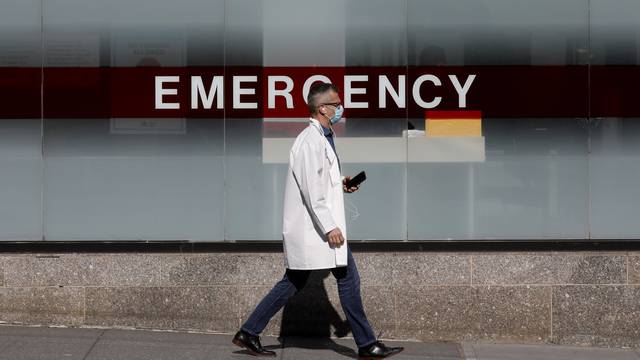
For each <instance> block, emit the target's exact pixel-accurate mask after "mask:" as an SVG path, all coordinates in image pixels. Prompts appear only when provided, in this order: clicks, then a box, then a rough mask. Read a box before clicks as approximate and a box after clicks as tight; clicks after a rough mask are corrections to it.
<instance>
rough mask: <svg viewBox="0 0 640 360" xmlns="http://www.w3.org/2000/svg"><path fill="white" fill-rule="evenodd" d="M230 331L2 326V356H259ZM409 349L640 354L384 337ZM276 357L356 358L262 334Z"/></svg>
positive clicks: (347, 347) (442, 355)
mask: <svg viewBox="0 0 640 360" xmlns="http://www.w3.org/2000/svg"><path fill="white" fill-rule="evenodd" d="M231 338H232V335H229V334H205V333H190V332H174V331H155V330H134V329H132V330H129V329H111V328H109V329H97V328H59V327H32V326H14V325H2V326H0V359H2V360H5V359H6V360H9V359H10V360H27V359H28V360H32V359H38V360H58V359H65V360H66V359H68V360H107V359H109V360H116V359H117V360H209V359H215V360H226V359H257V358H256V357H253V356H250V355H248V354H247V353H246V352H245V351H244V350H242V349H240V348H238V347H236V346H235V345H233V344H232V343H231ZM384 342H385V344H388V345H400V346H404V347H405V351H404V352H402V353H400V354H398V355H397V356H395V357H393V359H394V360H396V359H397V360H402V359H407V360H408V359H411V360H414V359H429V360H456V359H465V360H507V359H509V360H512V359H516V360H534V359H536V360H538V359H544V360H578V359H584V360H603V359H606V360H640V349H628V348H589V347H575V346H556V345H514V344H481V343H466V342H463V343H458V342H408V341H402V342H401V341H384ZM262 344H263V345H265V346H266V347H268V348H270V349H274V350H275V351H276V352H277V355H278V356H277V357H276V358H275V359H278V360H279V359H296V360H297V359H305V360H314V359H318V360H319V359H322V360H331V359H353V358H357V356H356V350H357V349H356V347H355V343H354V342H353V339H351V338H343V339H321V338H301V337H285V338H282V339H279V338H276V337H269V336H265V337H262Z"/></svg>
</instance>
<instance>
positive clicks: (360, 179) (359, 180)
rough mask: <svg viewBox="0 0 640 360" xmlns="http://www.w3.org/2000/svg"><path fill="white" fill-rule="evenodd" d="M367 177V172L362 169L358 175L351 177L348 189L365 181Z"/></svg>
mask: <svg viewBox="0 0 640 360" xmlns="http://www.w3.org/2000/svg"><path fill="white" fill-rule="evenodd" d="M366 179H367V174H365V172H364V171H360V172H359V173H358V174H357V175H356V176H354V177H352V178H351V179H349V181H348V182H347V184H346V185H347V189H350V188H352V187H355V186H358V185H360V183H362V182H363V181H365V180H366Z"/></svg>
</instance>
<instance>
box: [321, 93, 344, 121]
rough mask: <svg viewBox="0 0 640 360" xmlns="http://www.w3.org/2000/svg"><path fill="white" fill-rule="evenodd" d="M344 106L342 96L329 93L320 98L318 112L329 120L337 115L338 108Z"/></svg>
mask: <svg viewBox="0 0 640 360" xmlns="http://www.w3.org/2000/svg"><path fill="white" fill-rule="evenodd" d="M341 104H342V101H341V100H340V95H338V93H337V92H335V91H329V92H328V93H326V94H324V95H323V97H322V98H320V105H319V106H318V112H319V113H320V114H322V115H324V116H325V117H326V118H327V119H331V118H332V117H333V115H335V113H336V108H337V107H338V106H339V105H341Z"/></svg>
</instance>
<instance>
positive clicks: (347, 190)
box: [342, 176, 360, 193]
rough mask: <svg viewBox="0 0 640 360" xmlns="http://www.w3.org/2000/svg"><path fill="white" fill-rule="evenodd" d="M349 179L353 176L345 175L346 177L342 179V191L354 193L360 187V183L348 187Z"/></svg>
mask: <svg viewBox="0 0 640 360" xmlns="http://www.w3.org/2000/svg"><path fill="white" fill-rule="evenodd" d="M349 180H351V176H345V177H344V179H342V191H344V192H346V193H352V192H354V191H356V190H358V189H359V188H360V185H358V186H352V187H350V188H348V189H347V182H348V181H349Z"/></svg>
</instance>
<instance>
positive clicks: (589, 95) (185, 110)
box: [0, 66, 640, 119]
mask: <svg viewBox="0 0 640 360" xmlns="http://www.w3.org/2000/svg"><path fill="white" fill-rule="evenodd" d="M223 74H224V76H225V104H224V106H225V109H226V110H218V109H215V108H214V109H211V110H205V109H196V110H192V109H190V98H189V91H190V84H189V79H190V76H193V75H199V76H203V79H204V82H205V84H208V82H210V81H211V79H212V77H213V76H214V75H223ZM314 74H323V75H326V76H328V77H329V78H330V79H331V80H332V81H333V82H334V83H336V84H337V85H338V86H340V88H341V89H342V88H343V87H344V83H343V76H344V75H345V74H346V75H368V76H369V81H368V82H366V83H355V84H354V85H355V86H357V87H360V86H362V87H364V88H366V92H367V94H366V95H353V101H357V102H365V101H366V102H368V103H369V108H368V109H354V108H347V109H346V111H345V116H346V117H369V118H404V117H406V116H409V117H412V118H422V117H423V116H424V113H425V109H423V108H421V107H420V106H418V105H417V104H416V103H415V102H414V101H413V96H412V85H413V83H414V81H415V79H416V78H417V77H418V76H420V75H423V74H433V75H436V76H438V78H439V79H440V81H441V82H442V86H435V85H434V84H432V83H430V82H425V83H423V85H422V87H421V89H420V94H421V96H422V98H423V99H424V100H425V101H431V100H432V99H433V98H434V97H435V96H440V97H442V101H441V103H440V105H439V106H438V107H436V108H434V109H428V110H436V111H460V110H464V111H466V110H467V109H468V110H474V111H481V112H482V116H483V117H484V118H512V117H545V118H553V117H578V118H583V117H588V116H594V117H596V116H597V117H605V116H620V117H638V116H640V107H638V106H637V105H636V104H637V93H638V89H639V88H640V66H592V67H591V73H589V68H588V67H587V66H464V67H462V66H460V67H454V66H451V67H450V66H437V67H408V69H407V68H405V67H346V68H345V67H268V68H263V67H226V68H223V67H182V68H163V67H131V68H106V67H101V68H81V67H78V68H54V67H51V68H44V78H41V69H40V68H0V118H39V117H40V113H41V108H40V91H41V81H42V80H44V85H43V89H42V90H43V92H44V98H43V104H44V111H43V112H44V117H45V118H69V119H83V118H109V117H158V118H162V117H195V118H222V117H223V116H226V117H227V118H263V117H307V116H308V110H307V107H306V104H305V102H304V100H303V98H302V85H303V83H304V81H305V80H306V79H307V78H308V77H309V76H311V75H314ZM400 74H405V75H407V80H406V82H407V86H406V89H405V91H406V99H407V108H406V109H403V108H398V107H397V106H396V105H395V103H394V101H393V100H392V98H391V97H390V96H389V95H387V97H386V99H387V108H384V109H382V108H379V107H378V86H379V84H378V76H379V75H387V76H388V77H389V79H390V80H391V83H392V84H396V82H397V76H398V75H400ZM469 74H475V75H476V76H477V77H476V79H475V81H474V83H473V84H472V86H471V89H470V90H469V93H468V96H467V104H466V108H460V107H459V104H458V95H457V93H456V91H455V88H454V87H453V86H452V84H451V82H450V80H449V78H448V75H457V76H458V77H459V79H460V81H461V82H464V80H465V79H466V77H467V76H468V75H469ZM157 75H177V76H180V78H181V83H180V85H179V86H178V89H179V95H178V96H167V97H166V99H168V100H170V101H179V102H180V106H181V108H180V110H157V109H154V77H155V76H157ZM233 75H256V76H257V78H258V82H257V84H255V86H252V87H253V88H255V91H256V95H243V96H242V100H243V101H256V102H257V103H258V109H256V110H253V109H250V110H243V109H233V108H232V81H231V79H232V78H231V77H232V76H233ZM269 75H287V76H290V77H291V78H292V79H293V81H294V90H293V92H292V96H293V101H294V104H293V105H294V106H293V108H292V109H287V108H286V107H285V100H284V98H282V97H276V106H277V108H276V109H269V108H267V78H268V76H269ZM589 75H590V76H591V79H590V81H591V87H590V89H589V87H588V84H589ZM280 86H282V84H280ZM340 95H341V97H342V100H343V101H344V100H345V98H344V92H342V93H341V94H340ZM589 99H590V106H589V103H588V101H589ZM214 107H215V102H214Z"/></svg>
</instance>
